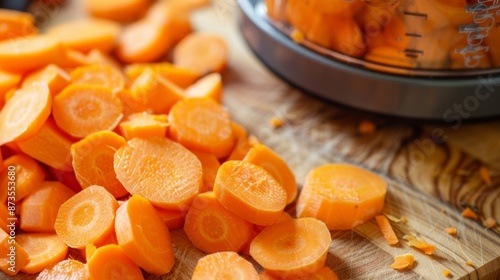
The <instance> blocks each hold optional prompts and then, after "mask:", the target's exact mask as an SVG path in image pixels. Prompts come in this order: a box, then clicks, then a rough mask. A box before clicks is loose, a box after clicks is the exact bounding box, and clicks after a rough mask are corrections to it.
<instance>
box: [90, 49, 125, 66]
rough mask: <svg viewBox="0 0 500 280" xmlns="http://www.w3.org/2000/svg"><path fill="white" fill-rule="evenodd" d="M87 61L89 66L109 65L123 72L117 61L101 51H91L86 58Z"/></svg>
mask: <svg viewBox="0 0 500 280" xmlns="http://www.w3.org/2000/svg"><path fill="white" fill-rule="evenodd" d="M85 60H86V64H88V65H107V66H111V67H113V68H115V69H118V70H121V65H120V63H118V61H116V59H114V58H113V57H111V56H110V55H108V54H106V53H105V52H103V51H101V50H99V49H93V50H91V51H90V52H89V53H88V54H87V56H86V57H85Z"/></svg>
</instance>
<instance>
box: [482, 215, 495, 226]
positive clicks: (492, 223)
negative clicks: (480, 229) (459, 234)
mask: <svg viewBox="0 0 500 280" xmlns="http://www.w3.org/2000/svg"><path fill="white" fill-rule="evenodd" d="M483 225H484V226H485V227H486V228H494V227H495V226H496V225H497V221H495V219H493V217H488V218H487V219H486V220H484V222H483Z"/></svg>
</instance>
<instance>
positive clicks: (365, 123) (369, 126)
mask: <svg viewBox="0 0 500 280" xmlns="http://www.w3.org/2000/svg"><path fill="white" fill-rule="evenodd" d="M376 129H377V127H376V126H375V123H374V122H372V121H370V120H362V121H361V122H360V123H359V125H358V132H359V133H361V134H371V133H374V132H375V130H376Z"/></svg>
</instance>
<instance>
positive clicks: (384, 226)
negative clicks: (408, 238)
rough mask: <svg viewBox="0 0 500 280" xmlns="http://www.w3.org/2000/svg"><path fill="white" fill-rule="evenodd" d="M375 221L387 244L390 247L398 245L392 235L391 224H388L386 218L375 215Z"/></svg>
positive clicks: (397, 240)
mask: <svg viewBox="0 0 500 280" xmlns="http://www.w3.org/2000/svg"><path fill="white" fill-rule="evenodd" d="M375 220H377V224H378V226H379V228H380V230H381V231H382V234H383V235H384V238H385V240H386V241H387V244H389V245H391V246H394V245H397V244H398V243H399V239H398V237H397V236H396V234H395V233H394V230H393V229H392V226H391V223H389V220H388V219H387V217H386V216H384V215H377V216H375Z"/></svg>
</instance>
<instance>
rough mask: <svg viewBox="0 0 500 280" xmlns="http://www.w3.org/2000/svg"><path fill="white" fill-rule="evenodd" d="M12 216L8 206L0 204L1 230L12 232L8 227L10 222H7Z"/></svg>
mask: <svg viewBox="0 0 500 280" xmlns="http://www.w3.org/2000/svg"><path fill="white" fill-rule="evenodd" d="M17 208H19V207H17ZM17 208H16V210H17ZM10 214H11V212H9V210H8V209H7V205H6V204H5V203H0V229H3V230H4V231H5V232H10V228H9V227H8V226H9V225H10V221H9V220H7V218H9V217H12V216H11V215H10ZM16 227H17V223H16Z"/></svg>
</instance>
